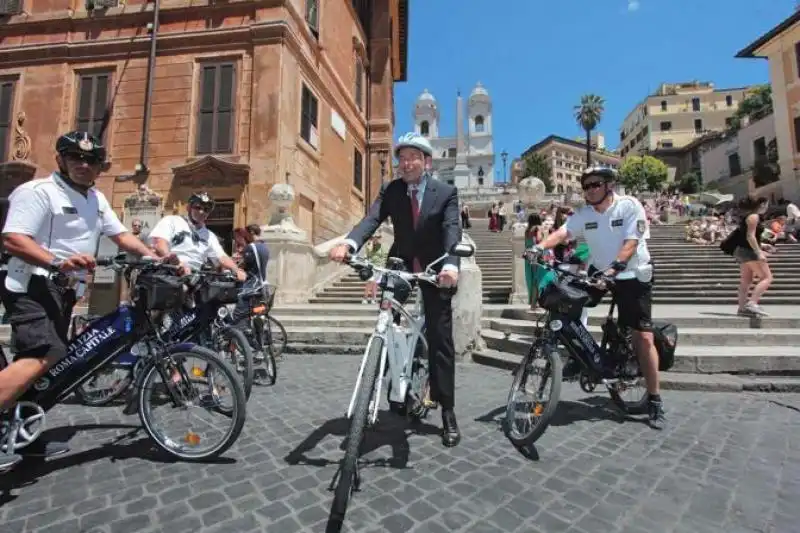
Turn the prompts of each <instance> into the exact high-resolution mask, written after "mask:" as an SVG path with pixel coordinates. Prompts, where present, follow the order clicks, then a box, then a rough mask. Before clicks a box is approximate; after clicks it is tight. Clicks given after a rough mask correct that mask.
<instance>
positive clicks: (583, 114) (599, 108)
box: [575, 94, 605, 167]
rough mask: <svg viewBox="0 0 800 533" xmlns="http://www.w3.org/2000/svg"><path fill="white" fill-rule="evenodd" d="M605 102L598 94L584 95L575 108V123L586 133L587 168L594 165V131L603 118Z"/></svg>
mask: <svg viewBox="0 0 800 533" xmlns="http://www.w3.org/2000/svg"><path fill="white" fill-rule="evenodd" d="M604 106H605V100H603V98H602V97H601V96H597V95H596V94H584V95H583V96H581V103H580V104H579V105H576V106H575V122H577V123H578V126H580V127H581V128H582V129H583V131H585V132H586V166H587V167H588V166H591V164H592V130H594V129H595V128H596V127H597V125H598V124H599V123H600V120H602V118H603V111H605V107H604Z"/></svg>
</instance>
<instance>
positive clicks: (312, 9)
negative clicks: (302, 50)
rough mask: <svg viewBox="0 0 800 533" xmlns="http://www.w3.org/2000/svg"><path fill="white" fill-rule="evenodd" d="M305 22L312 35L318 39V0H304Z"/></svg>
mask: <svg viewBox="0 0 800 533" xmlns="http://www.w3.org/2000/svg"><path fill="white" fill-rule="evenodd" d="M306 24H308V28H309V29H310V30H311V33H313V34H314V37H316V38H317V39H319V2H318V0H306Z"/></svg>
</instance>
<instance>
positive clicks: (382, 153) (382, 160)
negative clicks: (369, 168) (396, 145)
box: [378, 150, 389, 183]
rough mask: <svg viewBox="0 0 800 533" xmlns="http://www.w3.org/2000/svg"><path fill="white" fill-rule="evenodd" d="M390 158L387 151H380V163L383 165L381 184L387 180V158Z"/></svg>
mask: <svg viewBox="0 0 800 533" xmlns="http://www.w3.org/2000/svg"><path fill="white" fill-rule="evenodd" d="M388 156H389V152H387V151H386V150H378V163H380V164H381V183H383V182H384V180H385V178H386V158H387V157H388Z"/></svg>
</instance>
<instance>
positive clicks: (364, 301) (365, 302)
mask: <svg viewBox="0 0 800 533" xmlns="http://www.w3.org/2000/svg"><path fill="white" fill-rule="evenodd" d="M361 303H362V304H363V305H367V304H368V303H369V302H368V301H367V299H366V298H364V299H363V300H361Z"/></svg>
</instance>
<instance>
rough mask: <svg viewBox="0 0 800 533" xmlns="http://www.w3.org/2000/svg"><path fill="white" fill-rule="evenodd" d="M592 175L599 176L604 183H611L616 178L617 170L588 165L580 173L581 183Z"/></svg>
mask: <svg viewBox="0 0 800 533" xmlns="http://www.w3.org/2000/svg"><path fill="white" fill-rule="evenodd" d="M592 176H600V177H601V178H603V181H604V182H606V183H611V182H614V181H616V180H617V172H616V171H615V170H614V169H613V168H609V167H589V168H587V169H586V170H584V171H583V174H581V185H583V183H584V182H585V181H586V180H587V179H588V178H590V177H592Z"/></svg>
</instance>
